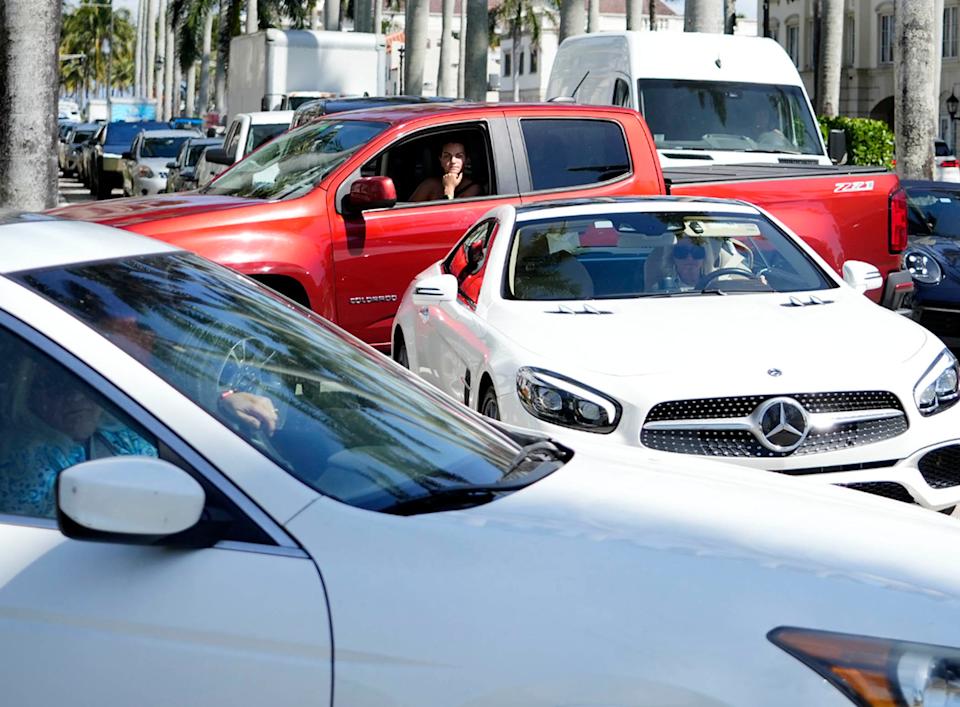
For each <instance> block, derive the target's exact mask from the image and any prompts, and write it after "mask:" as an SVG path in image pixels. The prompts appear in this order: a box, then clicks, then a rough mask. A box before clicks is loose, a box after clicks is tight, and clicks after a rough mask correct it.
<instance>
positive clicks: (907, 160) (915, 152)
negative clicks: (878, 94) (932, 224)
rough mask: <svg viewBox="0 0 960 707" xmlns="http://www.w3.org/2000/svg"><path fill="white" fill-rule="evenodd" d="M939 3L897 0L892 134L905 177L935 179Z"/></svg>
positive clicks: (898, 167) (898, 169)
mask: <svg viewBox="0 0 960 707" xmlns="http://www.w3.org/2000/svg"><path fill="white" fill-rule="evenodd" d="M935 6H936V3H935V2H933V0H928V1H927V2H920V1H919V0H896V2H895V4H894V10H893V12H894V14H893V16H894V31H895V33H896V42H895V43H894V53H893V73H894V84H895V86H896V88H895V90H894V92H893V95H894V108H893V112H894V121H893V122H894V133H895V142H896V151H897V174H899V175H900V178H901V179H933V140H931V139H930V136H931V135H936V134H937V131H936V107H937V103H936V97H935V96H934V91H933V88H932V85H931V84H932V83H933V82H932V81H931V77H932V76H933V75H934V71H935V70H936V68H937V64H936V59H937V57H936V53H935V50H936V48H937V43H936V42H935V41H934V40H935V39H936V28H937V24H936V23H937V19H938V18H937V17H936V10H935Z"/></svg>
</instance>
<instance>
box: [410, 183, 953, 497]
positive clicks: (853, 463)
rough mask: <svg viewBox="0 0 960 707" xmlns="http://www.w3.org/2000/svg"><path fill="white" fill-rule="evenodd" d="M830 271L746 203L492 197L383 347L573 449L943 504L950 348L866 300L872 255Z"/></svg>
mask: <svg viewBox="0 0 960 707" xmlns="http://www.w3.org/2000/svg"><path fill="white" fill-rule="evenodd" d="M843 273H844V276H843V278H842V279H841V278H840V277H839V276H838V275H837V274H836V273H835V272H834V271H833V269H832V268H830V267H829V266H828V265H827V264H826V263H825V262H824V261H823V260H822V259H821V258H820V257H819V256H817V254H816V253H815V252H814V251H813V249H812V248H810V247H809V246H807V245H806V244H804V243H803V241H801V239H800V238H799V237H798V236H797V235H796V234H795V233H793V232H791V231H790V230H789V229H787V228H786V227H785V226H783V225H782V224H780V223H777V222H776V221H774V220H773V219H772V218H770V217H769V215H768V214H765V213H763V212H762V211H761V210H759V209H757V208H755V207H753V206H749V205H747V204H744V203H743V202H734V201H730V202H724V201H720V200H703V201H697V200H692V199H676V198H662V197H661V198H649V199H642V200H613V201H605V202H601V203H596V202H582V203H563V202H554V203H552V204H544V205H525V206H521V207H515V206H502V207H500V208H498V209H495V210H493V211H491V212H489V213H487V214H486V215H485V216H483V217H482V218H481V219H479V220H478V223H477V224H476V225H475V226H473V227H472V228H471V229H469V230H468V231H467V233H466V235H465V236H464V237H463V238H462V239H461V241H460V243H459V244H458V245H457V246H456V247H455V248H454V249H453V250H452V251H450V253H449V254H448V255H447V257H446V258H445V259H443V260H442V261H440V262H438V263H436V264H434V265H433V266H432V267H430V268H428V269H427V270H426V271H424V272H423V273H421V274H420V275H419V276H418V277H417V278H416V279H415V280H414V281H413V283H412V284H411V285H410V286H409V288H407V291H406V293H405V294H404V296H403V299H402V301H401V304H400V308H399V311H398V312H397V317H396V320H395V323H394V332H393V341H394V347H393V356H394V358H395V360H397V361H399V362H401V363H403V364H404V365H406V366H408V367H409V368H410V370H412V371H413V372H414V373H416V374H417V375H419V376H421V377H423V378H424V379H425V380H427V381H429V382H431V383H433V384H434V385H435V386H437V387H438V388H439V389H440V390H442V391H443V392H445V393H447V394H448V395H450V396H452V397H453V398H455V399H457V400H459V401H461V402H463V403H465V404H466V405H469V406H470V407H472V408H473V409H475V410H479V411H480V412H482V413H484V414H486V415H488V416H490V417H493V418H496V419H501V420H503V421H505V422H508V423H510V424H512V425H520V426H523V427H531V428H535V429H538V430H540V431H542V432H545V433H546V434H549V435H551V436H556V437H558V438H559V439H564V440H566V441H567V442H568V443H570V444H572V445H573V446H576V443H577V442H578V441H582V440H584V439H585V438H591V439H592V440H595V441H603V442H606V443H611V444H613V443H615V444H624V445H631V446H634V447H644V448H646V449H653V450H658V451H663V452H669V453H673V454H682V455H690V456H701V457H711V458H717V459H723V460H724V461H730V462H734V463H737V464H742V465H744V466H749V467H752V468H757V469H766V470H769V471H777V472H782V473H786V474H790V475H793V476H801V477H803V479H804V480H805V481H808V482H810V483H833V484H843V485H845V486H849V487H851V488H856V489H861V490H864V491H868V492H871V493H877V494H880V495H884V496H889V497H892V498H896V499H898V500H901V501H906V502H916V503H919V504H921V505H923V506H924V507H926V508H931V509H934V510H942V509H946V508H952V507H953V506H954V505H956V504H958V503H960V406H956V403H957V402H958V400H960V387H958V386H960V381H958V367H957V360H956V358H955V357H954V356H953V355H952V354H951V353H950V352H949V351H948V350H946V349H945V348H944V345H943V342H941V341H940V340H938V339H937V338H936V337H934V336H931V335H930V334H929V332H927V331H926V330H924V329H923V328H922V327H919V326H917V325H916V324H915V323H913V322H911V321H910V320H909V319H907V318H906V317H903V316H901V315H899V314H896V313H894V312H891V311H890V310H888V309H884V308H882V307H878V306H877V305H876V304H874V303H873V302H871V301H870V300H868V299H867V298H866V297H864V296H863V293H864V292H865V291H867V290H870V289H874V288H878V287H880V286H881V282H882V279H881V277H880V273H879V271H878V270H877V269H876V268H875V267H873V266H872V265H868V264H867V263H862V262H857V261H850V260H848V261H846V262H845V263H844V264H843ZM718 295H724V296H718ZM824 358H829V361H830V365H829V366H824V365H823V363H822V361H823V359H824ZM951 408H952V409H951Z"/></svg>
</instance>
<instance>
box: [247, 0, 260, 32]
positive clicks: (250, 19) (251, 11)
mask: <svg viewBox="0 0 960 707" xmlns="http://www.w3.org/2000/svg"><path fill="white" fill-rule="evenodd" d="M258 10H259V7H258V6H257V0H247V34H253V33H254V32H256V31H257V30H258V29H259V21H260V20H259V19H258V18H257V13H258Z"/></svg>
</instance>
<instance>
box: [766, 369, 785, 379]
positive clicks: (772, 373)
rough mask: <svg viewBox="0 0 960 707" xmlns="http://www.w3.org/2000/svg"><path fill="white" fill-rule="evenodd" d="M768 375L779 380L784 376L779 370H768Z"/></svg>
mask: <svg viewBox="0 0 960 707" xmlns="http://www.w3.org/2000/svg"><path fill="white" fill-rule="evenodd" d="M767 375H768V376H773V377H774V378H779V377H780V376H781V375H783V371H781V370H780V369H779V368H768V369H767Z"/></svg>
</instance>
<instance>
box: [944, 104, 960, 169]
mask: <svg viewBox="0 0 960 707" xmlns="http://www.w3.org/2000/svg"><path fill="white" fill-rule="evenodd" d="M957 108H960V98H957V94H956V93H954V92H953V90H951V91H950V98H948V99H947V114H948V115H949V116H950V136H951V137H952V138H953V139H952V140H951V141H950V143H951V145H950V146H951V147H952V148H953V154H957V125H956V120H957Z"/></svg>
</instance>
